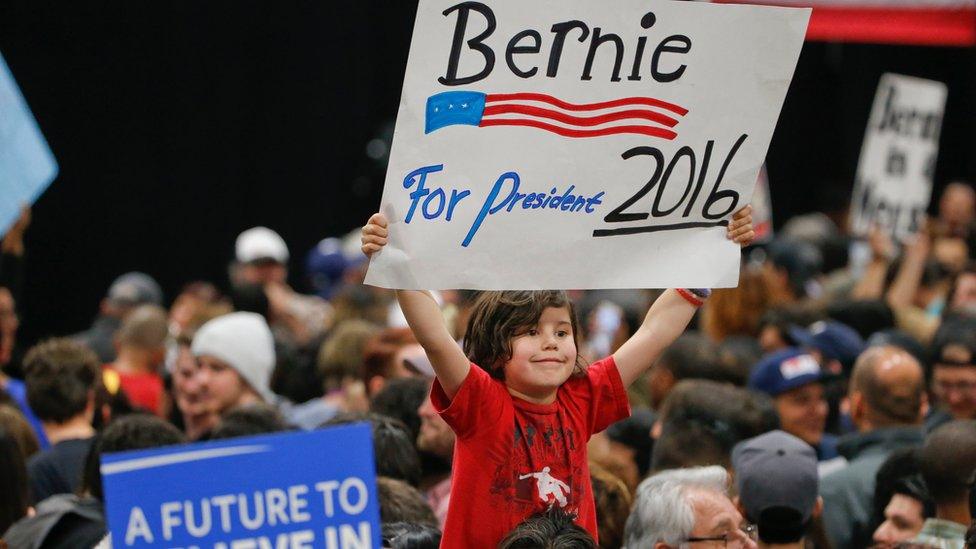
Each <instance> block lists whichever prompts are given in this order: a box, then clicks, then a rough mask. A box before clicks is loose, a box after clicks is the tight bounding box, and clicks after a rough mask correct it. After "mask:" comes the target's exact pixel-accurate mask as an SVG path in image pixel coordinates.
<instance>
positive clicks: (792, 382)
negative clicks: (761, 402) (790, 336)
mask: <svg viewBox="0 0 976 549" xmlns="http://www.w3.org/2000/svg"><path fill="white" fill-rule="evenodd" d="M823 378H824V373H823V370H822V369H821V368H820V363H819V362H817V359H815V358H814V357H813V355H811V354H810V353H808V352H806V351H804V350H803V349H797V348H795V347H790V348H787V349H783V350H781V351H776V352H774V353H770V354H768V355H766V356H764V357H763V358H762V359H760V361H759V362H758V363H757V364H756V365H755V366H754V367H753V368H752V373H751V374H750V375H749V388H750V389H755V390H757V391H761V392H763V393H766V394H768V395H771V396H776V395H779V394H782V393H785V392H786V391H789V390H792V389H796V388H797V387H803V386H804V385H807V384H810V383H814V382H817V381H821V380H822V379H823Z"/></svg>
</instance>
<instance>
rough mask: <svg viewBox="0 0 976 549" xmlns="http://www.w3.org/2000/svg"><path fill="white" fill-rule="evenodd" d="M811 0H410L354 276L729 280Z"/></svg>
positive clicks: (393, 280)
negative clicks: (374, 195)
mask: <svg viewBox="0 0 976 549" xmlns="http://www.w3.org/2000/svg"><path fill="white" fill-rule="evenodd" d="M809 15H810V10H809V9H797V8H778V7H759V6H741V5H719V4H711V3H700V2H671V1H650V2H649V1H647V0H618V1H615V2H613V5H612V8H611V7H610V6H609V5H608V4H607V3H605V2H598V1H593V0H533V1H532V2H524V1H521V0H491V1H483V2H458V1H457V0H421V2H420V6H419V8H418V12H417V20H416V23H415V26H414V33H413V40H412V43H411V45H410V56H409V61H408V64H407V72H406V76H405V78H404V83H403V93H402V97H401V100H400V111H399V116H398V119H397V125H396V131H395V133H394V137H393V147H392V153H391V158H390V163H389V167H388V171H387V175H386V182H385V187H384V191H383V199H382V205H381V211H383V212H384V213H385V214H386V215H387V218H388V219H389V221H390V243H389V244H388V245H387V246H386V247H385V248H384V249H383V250H382V251H381V252H380V253H379V254H376V255H375V256H374V258H373V260H372V262H371V265H370V268H369V272H368V274H367V276H366V282H367V283H368V284H373V285H377V286H384V287H392V288H404V289H420V288H426V289H439V288H473V289H540V288H656V287H674V286H685V287H731V286H735V285H736V283H737V281H738V268H739V248H738V246H737V245H735V244H733V243H732V242H730V241H728V240H727V239H726V238H725V225H727V224H728V220H729V219H730V218H731V216H732V214H733V213H734V212H735V211H736V210H738V209H739V208H742V207H743V206H745V205H746V204H748V203H749V200H750V196H751V193H752V190H753V188H754V186H755V182H756V176H757V173H758V171H759V168H760V166H761V165H762V163H763V159H764V157H765V155H766V149H767V148H768V146H769V140H770V138H771V136H772V133H773V128H774V126H775V123H776V118H777V116H778V115H779V111H780V108H781V106H782V103H783V99H784V97H785V95H786V90H787V88H788V86H789V83H790V79H791V78H792V75H793V70H794V68H795V66H796V61H797V58H798V56H799V52H800V47H801V45H802V43H803V37H804V33H805V31H806V25H807V21H808V19H809Z"/></svg>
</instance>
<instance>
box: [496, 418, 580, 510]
mask: <svg viewBox="0 0 976 549" xmlns="http://www.w3.org/2000/svg"><path fill="white" fill-rule="evenodd" d="M513 435H514V443H515V444H514V446H513V447H512V454H511V456H512V459H511V465H510V466H509V467H505V468H499V469H498V470H496V475H495V479H494V482H493V488H495V490H493V491H494V492H495V493H501V494H505V496H506V498H505V499H506V500H507V501H509V502H510V503H509V505H511V504H512V503H516V504H519V505H518V506H519V507H521V508H522V509H523V512H525V513H532V512H536V511H541V510H544V509H545V508H547V507H550V506H552V505H558V506H559V507H561V508H565V509H566V510H567V511H570V512H572V511H573V510H574V509H576V507H577V506H578V505H579V501H578V500H579V497H580V494H581V493H582V490H583V487H582V486H580V485H579V479H580V478H583V477H585V476H586V475H584V474H583V473H582V471H581V470H580V469H579V467H578V464H574V463H572V456H573V454H574V453H576V452H577V450H578V448H577V445H576V438H577V437H576V436H575V433H574V432H573V429H572V428H571V427H569V426H563V425H562V422H561V421H560V416H559V414H531V415H528V414H527V415H524V416H522V417H521V418H517V419H516V420H515V426H514V433H513Z"/></svg>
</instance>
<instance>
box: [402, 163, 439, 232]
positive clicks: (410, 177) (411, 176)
mask: <svg viewBox="0 0 976 549" xmlns="http://www.w3.org/2000/svg"><path fill="white" fill-rule="evenodd" d="M443 169H444V164H437V165H436V166H424V167H423V168H417V169H416V170H414V171H412V172H410V173H408V174H407V176H406V177H404V178H403V188H404V189H409V188H410V187H413V185H414V180H415V179H417V176H418V175H419V176H420V178H419V180H418V181H417V190H415V191H413V192H412V193H410V209H409V210H407V217H406V218H405V219H404V222H405V223H410V220H411V219H413V212H414V210H416V209H417V203H418V202H420V199H421V197H423V196H426V195H428V194H430V190H429V189H427V188H426V187H424V183H426V182H427V174H429V173H434V172H439V171H441V170H443ZM442 193H443V191H442ZM441 208H442V209H443V203H442V204H441ZM425 215H426V214H425ZM428 219H430V218H429V217H428Z"/></svg>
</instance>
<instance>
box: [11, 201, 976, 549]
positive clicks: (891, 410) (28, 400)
mask: <svg viewBox="0 0 976 549" xmlns="http://www.w3.org/2000/svg"><path fill="white" fill-rule="evenodd" d="M937 206H938V207H937V213H936V214H935V215H933V216H932V218H931V219H930V220H928V222H927V223H926V224H925V225H924V227H923V228H922V230H921V231H920V232H919V233H918V234H916V235H914V236H912V237H909V238H907V239H904V240H902V241H898V240H893V239H892V238H891V237H890V236H888V235H886V234H885V233H883V232H882V231H880V230H875V231H873V232H872V233H871V234H870V235H868V236H867V237H866V238H855V237H853V236H851V235H849V234H847V232H846V231H845V230H844V228H843V227H842V225H843V223H841V224H838V223H836V222H835V221H834V220H832V219H831V218H830V217H828V216H826V215H824V214H809V215H804V216H799V217H796V218H793V219H790V220H788V221H787V222H786V223H784V224H782V226H781V227H780V228H779V230H778V231H777V233H776V235H775V237H774V238H771V239H769V240H768V241H763V242H753V243H751V245H748V246H746V247H744V248H743V254H742V257H743V259H742V267H741V271H740V272H741V274H740V280H739V285H738V287H737V288H733V289H716V290H714V291H709V290H696V289H687V290H686V289H678V290H668V291H663V292H661V291H650V290H633V291H622V290H613V291H610V290H607V291H596V290H594V291H568V292H562V291H546V292H478V291H472V290H457V291H441V292H416V291H413V292H407V291H400V292H393V291H389V290H384V289H380V288H374V287H369V286H365V285H363V284H362V279H363V276H364V273H365V270H366V268H367V265H368V262H367V256H366V255H364V254H363V251H365V252H366V253H367V254H372V253H377V252H378V251H380V250H381V249H382V247H383V245H384V244H385V234H386V232H385V231H386V228H385V220H384V219H383V218H382V216H379V217H376V216H374V217H373V218H371V220H370V221H369V223H368V224H367V225H366V227H365V228H364V229H363V230H362V231H360V230H358V229H357V230H356V231H354V232H352V233H350V234H349V235H347V236H345V237H342V238H329V239H326V240H323V241H322V242H321V243H320V244H319V245H318V246H316V247H315V248H314V249H312V250H311V251H309V252H308V254H307V256H306V257H304V258H303V259H304V261H294V260H293V259H292V258H291V257H290V255H289V249H288V246H287V244H286V243H285V241H284V240H283V239H282V238H281V237H280V236H279V235H278V234H276V233H275V232H274V231H272V230H270V229H267V228H264V227H256V228H252V229H249V230H247V231H244V232H243V233H241V235H240V236H239V237H238V239H237V241H236V246H235V247H234V251H235V261H234V262H233V264H232V265H231V266H230V269H229V271H228V272H229V277H228V278H229V279H228V280H227V281H189V282H188V283H187V284H186V285H185V286H184V287H183V288H182V290H181V291H180V292H179V293H178V294H177V295H175V296H168V297H169V298H170V299H167V296H164V294H163V291H162V290H161V288H160V287H159V285H158V284H157V283H156V281H155V280H154V279H153V278H152V277H151V276H150V275H148V274H145V273H136V272H133V273H126V274H123V275H121V276H119V277H118V278H117V279H116V280H115V281H114V282H112V283H111V284H110V285H108V288H107V291H106V294H105V297H104V299H103V300H102V301H101V303H99V304H98V306H97V311H95V313H96V314H95V318H94V321H93V323H92V325H91V326H90V327H89V328H87V329H86V330H84V331H82V332H80V333H77V334H66V335H62V336H58V337H52V338H49V339H45V340H43V341H41V342H39V343H38V344H36V345H34V346H32V347H31V348H29V349H28V348H24V346H23V345H22V344H21V342H20V341H19V340H18V339H17V331H18V327H19V323H18V308H17V304H18V302H19V301H20V299H19V298H20V296H21V293H22V287H23V272H24V267H23V263H24V252H25V246H24V235H25V233H26V231H27V230H28V228H29V225H30V212H29V210H25V211H24V212H23V214H22V216H21V219H20V220H19V221H18V222H17V223H16V224H15V225H14V226H13V227H12V228H11V229H10V230H9V231H8V232H7V234H6V235H4V237H3V241H2V247H0V251H2V255H0V366H2V374H0V540H2V541H0V546H3V544H4V543H5V544H6V545H7V546H9V547H13V548H19V547H41V546H43V547H95V546H98V547H110V546H111V537H110V536H108V534H107V527H106V521H105V511H104V504H103V501H104V493H103V489H102V486H101V478H100V472H99V466H98V465H99V459H100V456H101V455H102V454H103V453H107V452H116V451H122V450H131V449H145V448H153V447H160V446H167V445H176V444H185V443H188V442H195V441H206V440H216V439H226V438H231V437H240V436H248V435H255V434H261V433H272V432H282V431H288V430H314V429H325V428H329V427H330V426H334V425H340V424H345V423H350V422H367V423H369V424H370V425H371V428H372V434H373V445H374V455H375V460H376V472H377V493H378V500H379V507H380V515H381V522H382V537H383V542H384V546H388V547H418V548H424V547H438V546H443V547H488V546H498V547H506V548H524V547H560V548H576V547H580V548H587V547H601V548H619V547H626V548H629V549H636V548H659V547H660V548H663V547H674V548H683V547H688V548H691V547H716V546H724V547H756V546H763V547H816V548H835V549H848V548H861V547H871V546H875V547H913V548H914V547H932V548H952V549H958V548H963V547H976V526H974V524H976V523H974V522H973V515H976V490H974V485H976V191H974V189H973V186H972V185H970V184H967V183H953V184H950V185H949V186H947V187H946V189H945V191H944V193H943V195H942V196H941V199H940V201H939V202H938V205H937ZM751 229H752V225H751V217H749V211H748V210H743V211H741V212H740V213H738V214H736V217H735V218H734V220H733V222H732V223H731V224H730V228H729V236H730V239H732V240H735V241H737V242H740V243H742V244H748V243H749V241H750V240H752V237H753V235H752V233H751ZM730 245H731V244H730ZM361 246H362V251H361V249H360V247H361ZM230 247H231V243H228V248H230ZM299 263H300V264H301V265H302V266H303V267H304V269H303V271H304V272H303V273H301V275H302V276H298V275H297V273H296V275H295V276H289V269H288V267H289V265H298V264H299ZM662 268H665V267H664V266H662ZM289 281H291V282H292V284H289ZM299 286H301V287H299ZM296 287H298V289H296ZM165 305H168V308H165ZM686 326H687V327H686ZM339 451H341V450H339ZM323 459H328V458H327V457H323ZM489 517H490V518H489Z"/></svg>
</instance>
